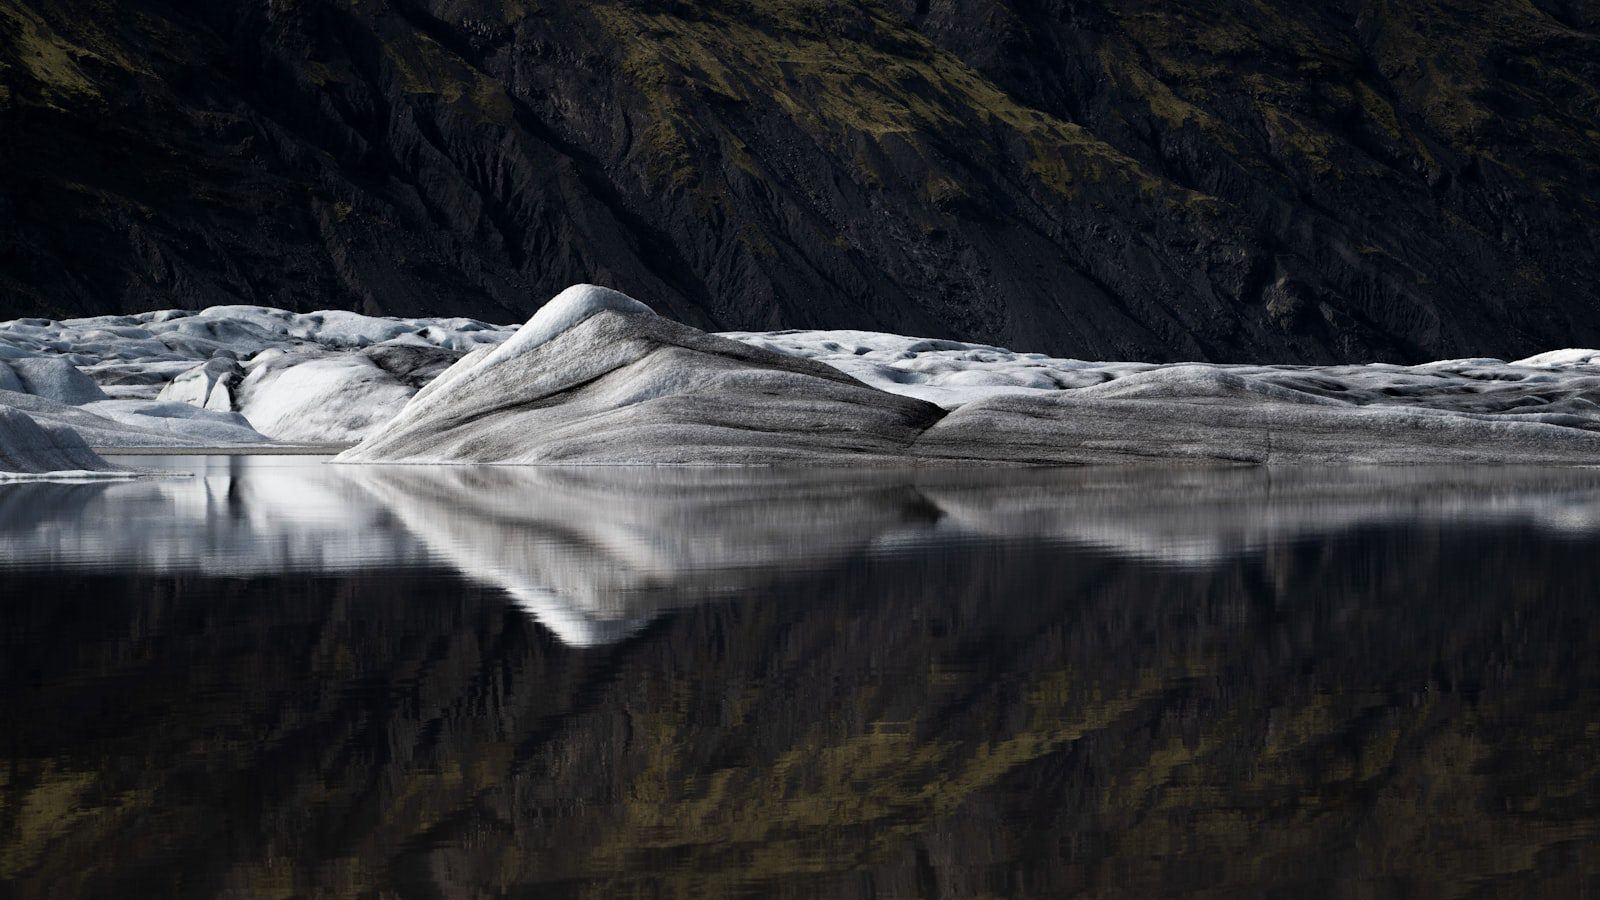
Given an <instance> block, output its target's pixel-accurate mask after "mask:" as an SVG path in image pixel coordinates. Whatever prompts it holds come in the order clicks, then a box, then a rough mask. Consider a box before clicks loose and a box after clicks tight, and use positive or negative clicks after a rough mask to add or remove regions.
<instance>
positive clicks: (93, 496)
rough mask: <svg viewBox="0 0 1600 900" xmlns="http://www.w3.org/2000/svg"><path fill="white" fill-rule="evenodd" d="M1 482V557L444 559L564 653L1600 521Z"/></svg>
mask: <svg viewBox="0 0 1600 900" xmlns="http://www.w3.org/2000/svg"><path fill="white" fill-rule="evenodd" d="M121 461H122V462H124V463H126V464H128V465H130V466H133V467H136V468H141V469H146V470H153V471H165V472H170V473H171V476H170V477H160V476H157V477H151V478H145V479H141V480H136V481H130V482H105V483H73V484H51V483H36V484H16V485H8V486H4V487H3V488H0V551H3V552H0V558H3V560H4V563H3V565H7V566H13V567H17V566H22V567H40V566H45V567H66V568H74V569H80V570H86V571H87V570H96V569H103V570H112V571H119V572H132V571H141V572H150V573H171V572H182V571H194V572H197V573H203V574H212V575H233V576H245V575H270V574H274V573H281V572H285V571H315V572H340V571H357V570H363V569H376V568H394V567H407V566H410V567H417V566H432V565H438V564H441V563H442V564H446V565H448V566H451V567H453V568H455V569H456V570H458V571H459V573H460V574H461V575H462V576H463V577H465V578H467V579H470V580H473V581H477V582H479V583H483V584H486V585H490V586H493V587H496V588H499V589H501V590H503V591H504V592H505V593H506V594H507V595H508V596H509V598H510V599H511V600H512V601H513V602H515V603H516V604H517V605H518V606H520V607H521V608H523V609H524V610H526V611H527V612H528V613H530V614H531V615H533V616H534V618H536V619H537V620H538V621H539V622H540V623H542V624H543V625H544V626H545V627H547V628H549V629H550V630H551V631H552V632H554V633H555V634H556V636H557V637H559V638H560V639H561V640H562V641H564V642H566V643H568V644H569V645H573V646H591V645H597V644H605V643H611V642H614V641H617V640H620V639H622V638H625V637H626V636H628V635H629V634H631V633H634V632H635V631H637V630H638V629H639V628H640V627H642V626H643V625H645V624H647V623H648V622H650V621H651V620H653V619H654V618H655V617H656V616H658V615H659V614H660V613H662V612H663V611H665V610H670V609H673V608H676V607H681V606H685V605H690V604H695V603H701V602H706V601H711V600H717V599H723V598H729V597H737V596H738V595H739V594H740V593H741V592H747V591H750V590H753V589H756V588H761V587H770V586H771V585H772V584H773V583H774V582H776V581H778V580H780V579H782V578H784V577H786V576H788V575H789V574H791V573H793V572H795V571H796V570H817V569H826V568H827V567H828V566H829V565H831V564H837V563H839V562H841V561H844V560H849V559H853V558H856V557H857V556H859V555H863V554H867V555H870V554H885V553H896V552H912V551H915V550H916V549H918V548H926V547H930V546H937V545H939V544H941V543H945V542H951V541H966V542H972V541H1004V540H1019V539H1026V540H1036V541H1037V540H1042V541H1049V542H1059V543H1062V544H1068V545H1080V546H1085V547H1092V548H1097V549H1100V550H1103V551H1107V552H1109V553H1112V554H1115V555H1120V556H1122V557H1125V558H1127V559H1130V560H1140V561H1144V562H1149V563H1155V564H1164V565H1177V566H1202V567H1203V566H1209V565H1217V564H1220V563H1224V562H1226V561H1228V560H1229V559H1232V558H1235V557H1238V556H1240V555H1242V554H1249V553H1252V552H1255V551H1258V550H1261V549H1262V548H1267V547H1273V546H1278V545H1285V544H1290V543H1294V542H1297V541H1309V540H1314V539H1316V538H1318V537H1319V536H1328V535H1332V534H1338V533H1343V532H1349V531H1353V530H1356V529H1360V528H1362V527H1367V526H1378V525H1383V524H1385V523H1406V524H1408V525H1411V526H1416V525H1418V524H1430V523H1431V524H1435V525H1439V526H1452V527H1462V528H1473V527H1479V528H1482V527H1493V526H1500V525H1506V524H1525V525H1527V526H1530V527H1533V528H1536V529H1539V530H1542V531H1546V532H1549V533H1552V534H1565V535H1570V536H1582V535H1586V534H1593V533H1600V470H1593V471H1592V470H1586V469H1547V468H1527V469H1519V468H1514V467H1504V468H1495V467H1477V468H1453V469H1444V468H1426V467H1418V468H1365V469H1345V470H1328V469H1314V468H1305V469H1297V468H1288V469H1282V468H1271V469H1269V468H1188V469H1185V468H1167V469H1155V468H1139V469H1116V468H1084V469H938V468H931V469H838V468H815V469H741V468H633V467H545V468H524V467H490V466H465V467H448V466H398V467H397V466H346V465H331V464H328V463H327V461H326V459H325V458H321V457H297V456H214V457H183V456H177V457H125V458H123V459H122V460H121Z"/></svg>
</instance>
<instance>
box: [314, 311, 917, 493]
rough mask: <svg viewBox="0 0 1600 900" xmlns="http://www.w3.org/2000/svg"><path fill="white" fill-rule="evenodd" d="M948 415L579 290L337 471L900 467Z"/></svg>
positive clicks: (453, 374) (456, 375) (450, 380)
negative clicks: (486, 466)
mask: <svg viewBox="0 0 1600 900" xmlns="http://www.w3.org/2000/svg"><path fill="white" fill-rule="evenodd" d="M943 415H944V412H943V410H941V409H939V408H938V407H937V406H934V405H932V404H930V403H925V402H922V401H920V400H915V399H912V398H908V397H901V396H897V395H894V394H888V393H885V392H883V391H879V390H875V389H873V388H869V387H867V386H866V385H863V384H861V383H860V382H858V381H856V380H855V379H853V378H851V377H850V376H848V375H845V374H844V373H842V372H840V371H838V370H837V369H834V368H832V367H830V366H827V365H824V364H821V363H817V362H813V361H811V360H806V359H799V358H796V357H790V356H784V355H781V354H778V353H774V352H771V351H768V350H764V349H760V348H757V347H752V346H749V345H747V344H742V343H739V342H737V341H732V340H728V339H726V338H721V337H717V336H715V335H709V334H706V333H704V332H701V331H698V330H696V329H694V328H690V327H687V326H684V325H680V324H678V323H676V322H672V321H669V320H667V319H663V318H661V317H659V316H657V315H655V314H654V313H653V312H652V311H651V310H650V309H649V308H648V307H646V306H645V305H644V304H642V303H638V302H637V301H635V300H632V299H631V298H629V297H627V296H626V295H623V294H620V293H618V292H616V291H611V290H608V289H606V288H600V287H595V286H593V285H578V286H575V287H572V288H568V289H567V290H566V291H564V292H562V293H561V294H560V295H558V296H557V297H556V298H554V299H553V300H551V301H550V302H549V303H547V304H546V305H545V306H544V307H543V308H541V309H540V310H539V312H538V313H537V314H535V315H534V317H533V318H532V319H531V320H529V322H528V324H527V325H526V326H524V328H523V329H522V330H521V331H519V332H518V333H517V335H516V336H514V337H513V338H512V339H511V340H508V341H506V342H505V343H504V344H502V345H500V346H499V347H496V348H494V349H492V350H479V351H477V352H475V353H473V354H471V355H469V356H468V357H466V358H464V359H462V360H461V361H460V362H458V363H456V364H455V365H454V366H452V367H451V368H450V369H449V370H447V371H446V372H445V373H444V374H443V375H441V376H439V378H438V379H436V380H435V381H434V382H433V383H432V384H430V385H429V386H428V387H427V388H424V389H423V390H422V391H421V392H420V393H418V394H417V396H416V397H415V398H413V399H412V401H411V402H410V403H409V404H408V405H407V406H406V407H405V409H404V410H402V411H401V413H400V415H398V416H397V417H396V418H395V419H394V420H393V421H391V422H390V423H389V424H388V425H386V426H384V427H383V428H381V429H379V430H378V431H377V432H376V433H374V434H373V435H371V436H370V437H368V438H367V439H366V440H364V441H363V442H362V443H360V444H359V445H357V446H356V447H354V448H351V449H350V450H348V451H346V452H345V453H344V454H342V455H340V456H339V460H340V461H342V462H447V463H597V464H629V463H642V464H762V463H811V462H847V461H877V462H895V461H903V460H904V459H905V454H906V451H907V448H908V447H909V446H910V444H911V442H912V441H914V440H915V439H916V438H917V436H918V435H920V434H921V433H922V432H923V431H924V430H925V429H926V428H927V427H928V426H929V425H931V424H933V423H934V422H935V421H937V420H938V419H939V418H940V417H942V416H943Z"/></svg>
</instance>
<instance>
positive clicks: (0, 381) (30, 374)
mask: <svg viewBox="0 0 1600 900" xmlns="http://www.w3.org/2000/svg"><path fill="white" fill-rule="evenodd" d="M0 391H14V392H16V393H19V394H32V395H34V396H36V397H45V398H48V399H50V400H55V401H58V402H61V403H70V404H72V405H74V406H78V405H81V404H84V403H93V402H95V401H96V400H105V399H108V398H107V397H106V393H105V391H102V390H100V386H99V385H97V384H95V383H94V379H92V378H90V377H89V376H87V375H85V374H83V373H82V372H80V371H78V367H77V366H74V365H73V364H72V363H70V362H67V361H66V360H64V359H60V358H58V357H56V358H52V357H30V358H24V359H10V360H0Z"/></svg>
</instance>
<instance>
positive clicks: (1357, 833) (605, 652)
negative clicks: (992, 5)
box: [0, 457, 1600, 897]
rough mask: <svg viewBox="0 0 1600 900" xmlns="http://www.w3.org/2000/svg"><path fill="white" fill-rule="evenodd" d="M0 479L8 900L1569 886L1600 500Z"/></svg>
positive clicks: (1046, 487) (288, 470)
mask: <svg viewBox="0 0 1600 900" xmlns="http://www.w3.org/2000/svg"><path fill="white" fill-rule="evenodd" d="M130 462H132V463H133V464H136V465H144V466H165V467H169V468H176V469H180V470H182V471H184V472H193V473H194V476H193V477H175V478H159V479H147V480H139V481H133V482H123V483H110V484H105V483H100V484H60V485H57V484H17V485H6V486H0V723H3V724H4V726H5V727H4V728H3V729H0V730H3V731H4V732H5V737H4V738H0V741H3V746H4V749H5V761H4V763H3V764H0V887H3V888H5V889H6V890H7V891H9V893H11V894H14V895H16V896H20V897H33V896H40V897H42V896H54V897H71V896H132V895H137V894H139V893H141V892H143V893H147V894H151V895H159V896H196V897H199V896H217V895H232V894H245V893H250V894H262V893H265V894H270V895H285V896H287V895H300V896H372V895H379V896H452V897H454V896H475V895H485V896H489V895H500V894H506V893H510V894H521V893H525V894H528V895H538V896H552V895H556V896H561V895H593V896H617V895H635V894H648V895H650V896H722V895H728V894H761V895H774V894H775V895H795V896H811V895H817V894H827V895H835V896H844V897H869V896H871V897H896V896H905V897H912V896H950V897H968V896H980V895H985V894H987V895H1004V896H1017V895H1031V896H1063V895H1070V894H1073V893H1091V894H1095V895H1117V896H1152V895H1199V896H1241V895H1244V896H1260V895H1279V894H1281V895H1285V896H1302V895H1303V896H1324V895H1340V896H1343V895H1350V896H1424V897H1434V896H1437V897H1446V896H1449V897H1458V896H1480V895H1481V896H1500V895H1504V894H1506V893H1522V892H1524V889H1525V888H1528V887H1529V886H1530V885H1536V886H1537V887H1538V889H1539V890H1540V891H1541V892H1543V893H1545V894H1546V895H1548V896H1557V895H1560V896H1582V895H1583V894H1584V892H1585V891H1587V892H1589V894H1590V895H1594V894H1596V893H1597V892H1600V883H1597V881H1596V876H1595V875H1594V874H1593V873H1596V872H1600V843H1597V821H1600V765H1597V763H1600V758H1597V757H1600V663H1597V662H1596V660H1595V655H1596V654H1595V653H1594V652H1593V649H1592V648H1593V647H1595V646H1597V645H1600V644H1597V642H1600V608H1597V600H1596V598H1595V589H1594V585H1596V584H1597V583H1600V578H1597V576H1600V553H1597V552H1596V551H1597V550H1600V472H1588V471H1581V470H1565V471H1558V470H1521V469H1469V470H1458V471H1438V470H1427V469H1381V470H1357V471H1339V472H1330V471H1322V470H1306V471H1299V470H1280V469H1272V470H1267V469H1237V470H1139V471H1118V470H1052V471H1037V470H1021V471H969V470H921V471H896V470H887V471H885V470H868V471H840V470H801V471H784V470H771V471H768V470H755V471H752V470H739V469H667V470H633V469H586V468H558V469H495V468H459V469H456V468H431V467H381V468H369V467H347V466H329V465H322V464H321V463H320V461H316V460H307V459H304V458H293V457H259V458H238V457H236V458H212V459H193V458H190V459H180V458H174V459H166V460H161V459H154V458H152V459H142V460H131V461H130Z"/></svg>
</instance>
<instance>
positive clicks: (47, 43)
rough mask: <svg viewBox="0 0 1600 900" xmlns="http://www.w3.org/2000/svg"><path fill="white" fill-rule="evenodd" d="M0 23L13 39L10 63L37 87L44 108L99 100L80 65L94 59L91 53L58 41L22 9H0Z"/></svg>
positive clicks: (92, 83)
mask: <svg viewBox="0 0 1600 900" xmlns="http://www.w3.org/2000/svg"><path fill="white" fill-rule="evenodd" d="M0 19H3V20H4V23H5V27H6V30H8V31H10V32H12V35H13V41H12V46H11V48H10V51H11V53H10V61H11V63H12V64H13V65H15V66H19V67H21V68H22V69H23V70H24V71H25V72H26V73H27V76H28V78H29V79H30V80H31V81H33V82H34V83H35V84H36V85H37V86H38V90H39V94H40V96H41V98H42V99H43V101H44V102H45V104H46V105H49V106H63V105H68V104H73V103H78V102H81V101H83V100H84V99H99V97H100V91H99V89H98V88H97V87H96V86H95V84H94V81H93V79H91V78H90V77H89V76H88V75H87V74H86V73H85V72H84V70H83V68H82V66H81V65H80V63H81V62H84V61H87V60H89V59H92V58H95V54H94V53H92V52H91V51H89V50H86V49H84V48H82V47H79V46H77V45H75V44H72V43H70V42H68V41H67V40H65V39H64V38H62V37H61V36H60V35H59V34H57V33H56V31H55V30H54V29H52V28H51V27H50V25H49V24H48V23H46V22H45V21H44V19H42V18H40V17H39V16H38V15H37V14H35V13H34V12H33V11H32V10H29V9H27V8H26V7H13V6H10V5H6V6H0Z"/></svg>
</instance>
